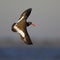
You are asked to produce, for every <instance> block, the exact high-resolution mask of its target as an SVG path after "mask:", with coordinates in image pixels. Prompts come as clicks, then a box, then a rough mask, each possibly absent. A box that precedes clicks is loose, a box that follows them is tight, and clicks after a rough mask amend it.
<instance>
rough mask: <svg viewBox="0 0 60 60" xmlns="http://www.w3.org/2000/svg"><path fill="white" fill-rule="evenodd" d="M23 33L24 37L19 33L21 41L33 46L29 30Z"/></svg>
mask: <svg viewBox="0 0 60 60" xmlns="http://www.w3.org/2000/svg"><path fill="white" fill-rule="evenodd" d="M23 33H24V35H21V33H19V35H20V36H21V39H22V40H23V41H24V43H26V44H29V45H31V44H32V41H31V39H30V36H29V34H28V32H27V30H26V29H25V30H24V31H23Z"/></svg>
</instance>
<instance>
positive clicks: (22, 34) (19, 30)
mask: <svg viewBox="0 0 60 60" xmlns="http://www.w3.org/2000/svg"><path fill="white" fill-rule="evenodd" d="M14 29H16V31H17V32H18V33H20V34H21V36H22V37H25V34H24V32H23V31H22V30H21V29H19V28H18V27H17V26H16V25H15V26H14Z"/></svg>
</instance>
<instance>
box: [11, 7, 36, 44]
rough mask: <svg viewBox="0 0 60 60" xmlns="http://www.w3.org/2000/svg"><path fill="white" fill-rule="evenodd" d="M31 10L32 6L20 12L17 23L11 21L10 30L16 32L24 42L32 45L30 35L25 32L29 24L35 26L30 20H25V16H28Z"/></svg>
mask: <svg viewBox="0 0 60 60" xmlns="http://www.w3.org/2000/svg"><path fill="white" fill-rule="evenodd" d="M31 11H32V8H29V9H27V10H25V11H24V12H23V13H22V14H21V16H20V18H19V19H18V21H17V23H13V25H12V28H11V30H12V31H13V32H18V33H19V35H20V37H21V39H22V40H23V41H24V43H26V44H28V45H32V44H33V43H32V41H31V39H30V36H29V34H28V32H27V27H28V26H30V25H33V26H35V25H34V24H33V23H32V22H27V18H28V17H29V15H30V13H31Z"/></svg>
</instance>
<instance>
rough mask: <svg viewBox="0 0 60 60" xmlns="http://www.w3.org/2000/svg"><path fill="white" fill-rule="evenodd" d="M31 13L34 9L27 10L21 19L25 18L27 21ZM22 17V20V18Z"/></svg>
mask: <svg viewBox="0 0 60 60" xmlns="http://www.w3.org/2000/svg"><path fill="white" fill-rule="evenodd" d="M31 11H32V8H29V9H27V10H25V11H24V12H23V13H22V14H21V17H22V16H24V18H25V19H27V18H28V17H29V15H30V13H31ZM21 17H20V18H21Z"/></svg>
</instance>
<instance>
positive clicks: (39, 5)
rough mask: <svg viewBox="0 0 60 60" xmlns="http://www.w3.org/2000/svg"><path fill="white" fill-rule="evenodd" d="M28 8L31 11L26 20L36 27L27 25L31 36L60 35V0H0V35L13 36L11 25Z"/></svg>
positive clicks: (14, 34) (14, 35) (52, 36)
mask: <svg viewBox="0 0 60 60" xmlns="http://www.w3.org/2000/svg"><path fill="white" fill-rule="evenodd" d="M28 8H32V13H31V15H30V17H29V18H28V21H32V22H33V23H35V24H36V27H28V32H29V35H30V36H31V37H35V38H41V37H51V38H54V37H56V38H58V37H60V0H0V37H4V36H6V37H10V36H11V37H14V38H16V35H17V33H13V32H12V31H11V30H10V29H11V25H12V24H13V23H14V22H16V21H17V20H18V18H19V16H20V14H21V13H22V12H23V11H24V10H25V9H28Z"/></svg>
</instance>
